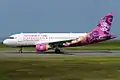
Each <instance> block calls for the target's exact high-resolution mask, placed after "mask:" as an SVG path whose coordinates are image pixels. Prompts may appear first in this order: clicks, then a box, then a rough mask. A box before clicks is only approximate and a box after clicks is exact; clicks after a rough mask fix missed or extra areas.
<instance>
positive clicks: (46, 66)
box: [0, 56, 120, 80]
mask: <svg viewBox="0 0 120 80" xmlns="http://www.w3.org/2000/svg"><path fill="white" fill-rule="evenodd" d="M0 80H120V57H80V56H36V57H11V58H0Z"/></svg>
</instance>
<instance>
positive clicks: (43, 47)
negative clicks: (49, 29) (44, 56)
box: [36, 44, 49, 51]
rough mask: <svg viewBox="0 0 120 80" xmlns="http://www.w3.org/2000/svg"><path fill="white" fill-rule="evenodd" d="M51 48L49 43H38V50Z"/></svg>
mask: <svg viewBox="0 0 120 80" xmlns="http://www.w3.org/2000/svg"><path fill="white" fill-rule="evenodd" d="M48 49H49V45H48V44H36V51H46V50H48Z"/></svg>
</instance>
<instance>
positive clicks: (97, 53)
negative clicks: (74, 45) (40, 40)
mask: <svg viewBox="0 0 120 80" xmlns="http://www.w3.org/2000/svg"><path fill="white" fill-rule="evenodd" d="M20 56H31V57H32V56H34V57H35V56H104V57H109V56H110V57H111V56H114V57H115V56H116V57H120V51H113V50H109V51H108V50H102V51H101V50H99V51H94V50H92V51H91V50H84V51H83V50H82V51H81V50H77V51H71V50H69V51H66V52H65V54H63V53H61V54H56V53H54V52H44V53H37V52H35V51H31V52H30V51H25V52H23V53H19V52H0V57H20Z"/></svg>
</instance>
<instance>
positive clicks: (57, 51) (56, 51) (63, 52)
mask: <svg viewBox="0 0 120 80" xmlns="http://www.w3.org/2000/svg"><path fill="white" fill-rule="evenodd" d="M55 53H58V54H60V53H61V54H67V53H66V52H65V51H64V50H61V49H59V48H55Z"/></svg>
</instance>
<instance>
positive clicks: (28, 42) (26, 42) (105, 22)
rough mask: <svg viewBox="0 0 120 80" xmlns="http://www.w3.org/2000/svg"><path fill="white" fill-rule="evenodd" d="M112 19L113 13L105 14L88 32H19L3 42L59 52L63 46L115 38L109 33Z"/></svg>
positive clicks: (14, 45) (13, 45)
mask: <svg viewBox="0 0 120 80" xmlns="http://www.w3.org/2000/svg"><path fill="white" fill-rule="evenodd" d="M112 21H113V13H112V12H110V13H108V14H107V15H105V16H104V17H103V18H102V19H101V21H100V22H99V24H98V25H97V26H96V27H95V28H94V29H93V30H92V31H91V32H88V33H19V34H13V35H11V36H9V37H8V38H7V39H5V40H4V41H3V44H5V45H8V46H12V47H20V50H19V52H20V53H23V51H22V48H23V47H35V49H36V51H37V52H45V51H47V50H50V49H53V50H55V53H61V52H62V51H61V49H62V48H64V47H76V46H85V45H89V44H93V43H98V42H102V41H106V40H110V39H114V38H116V35H112V34H110V29H111V25H112Z"/></svg>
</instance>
